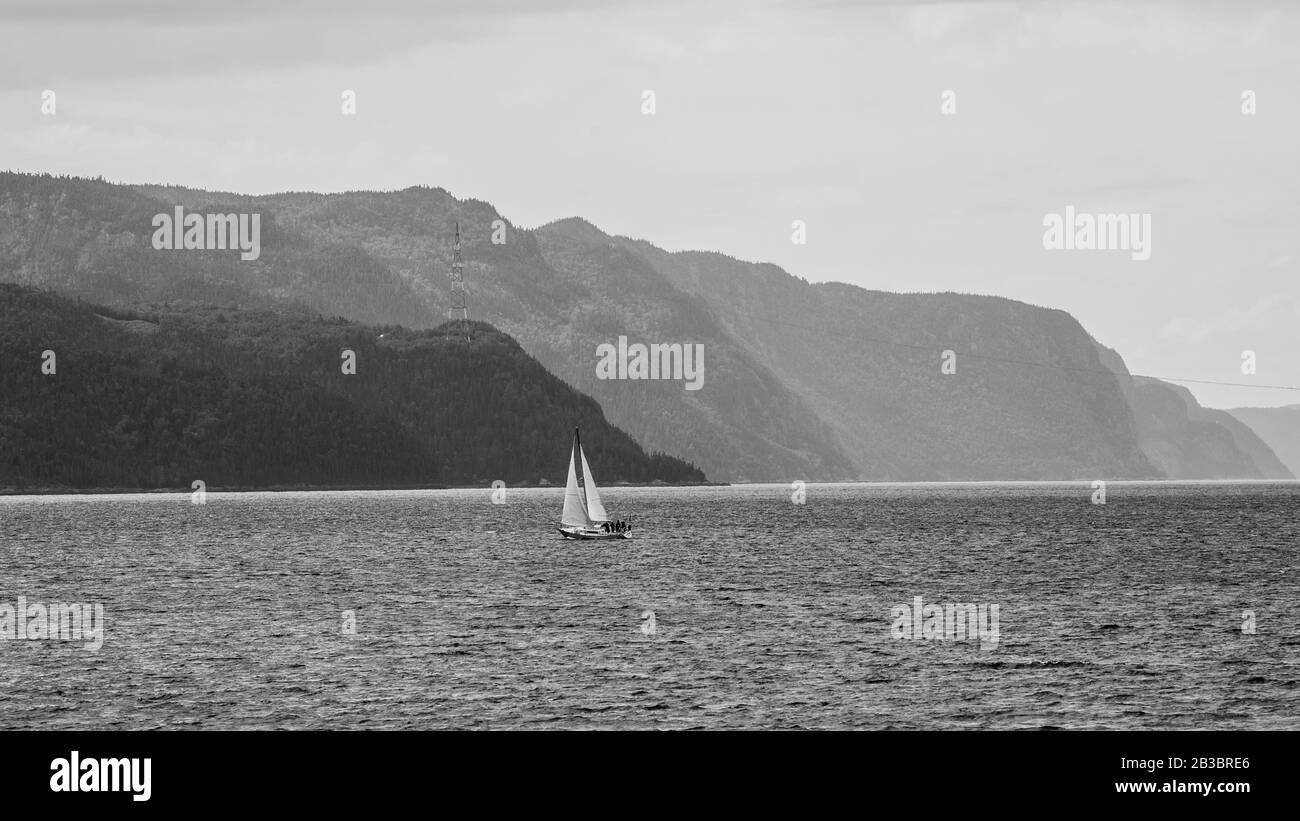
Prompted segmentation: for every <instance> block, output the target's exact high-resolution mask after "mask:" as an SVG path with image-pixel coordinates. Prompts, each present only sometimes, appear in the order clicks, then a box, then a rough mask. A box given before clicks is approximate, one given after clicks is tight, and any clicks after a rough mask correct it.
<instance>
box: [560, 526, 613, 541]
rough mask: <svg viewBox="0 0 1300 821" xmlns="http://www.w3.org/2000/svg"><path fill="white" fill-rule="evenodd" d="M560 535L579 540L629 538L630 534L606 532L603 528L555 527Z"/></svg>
mask: <svg viewBox="0 0 1300 821" xmlns="http://www.w3.org/2000/svg"><path fill="white" fill-rule="evenodd" d="M555 529H556V530H558V531H560V535H561V536H563V537H564V538H566V539H578V540H580V541H598V542H603V541H608V540H610V539H630V538H632V536H631V535H630V534H628V533H606V532H604V531H603V530H579V529H577V528H564V527H557V528H555Z"/></svg>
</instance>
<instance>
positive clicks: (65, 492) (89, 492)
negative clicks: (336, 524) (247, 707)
mask: <svg viewBox="0 0 1300 821" xmlns="http://www.w3.org/2000/svg"><path fill="white" fill-rule="evenodd" d="M1091 481H1092V480H1088V479H957V480H925V481H890V480H869V481H831V482H818V481H810V482H806V484H807V485H821V486H828V485H832V486H833V485H839V486H848V485H875V486H879V487H890V486H893V487H898V486H918V487H919V486H927V485H928V486H936V485H939V486H954V485H956V486H961V485H1021V486H1028V485H1058V486H1059V485H1085V486H1087V485H1090V484H1091ZM1105 481H1106V483H1107V484H1108V485H1232V484H1243V485H1246V484H1257V485H1271V484H1296V483H1300V479H1107V480H1105ZM746 485H751V486H763V485H770V486H788V485H789V483H787V482H623V483H615V484H611V485H605V486H604V487H605V489H606V490H614V489H618V488H681V487H743V486H746ZM506 487H507V488H509V489H511V490H563V489H564V485H563V484H553V485H532V484H519V485H507V486H506ZM493 489H494V488H493V487H492V486H491V485H272V486H268V487H248V486H242V485H240V486H234V487H208V488H205V489H204V491H205V492H206V493H330V492H333V493H338V492H347V491H371V492H383V491H390V490H486V491H492V490H493ZM195 492H196V491H195V490H194V489H193V488H123V487H111V488H66V487H38V488H23V489H21V490H20V489H18V488H15V487H12V486H8V487H0V498H3V497H6V496H15V497H17V496H117V495H130V494H144V493H149V494H162V495H166V494H172V495H181V494H192V493H195Z"/></svg>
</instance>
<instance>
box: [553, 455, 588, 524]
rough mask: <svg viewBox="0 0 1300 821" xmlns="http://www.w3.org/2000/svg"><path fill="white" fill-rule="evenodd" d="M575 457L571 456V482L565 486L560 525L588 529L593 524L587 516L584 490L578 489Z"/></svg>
mask: <svg viewBox="0 0 1300 821" xmlns="http://www.w3.org/2000/svg"><path fill="white" fill-rule="evenodd" d="M573 460H574V456H573V454H572V453H570V454H569V481H568V483H567V484H566V485H565V486H564V515H562V516H561V517H560V524H562V525H566V526H568V527H586V526H587V525H589V524H591V519H590V518H589V517H588V516H587V505H586V503H585V502H583V500H582V490H581V488H579V487H578V471H577V470H576V467H575V465H574V461H573Z"/></svg>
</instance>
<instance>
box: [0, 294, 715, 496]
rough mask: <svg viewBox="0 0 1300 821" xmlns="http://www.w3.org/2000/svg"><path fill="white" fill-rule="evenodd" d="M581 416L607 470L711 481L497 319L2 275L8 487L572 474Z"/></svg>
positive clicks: (598, 462)
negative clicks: (659, 447) (256, 304)
mask: <svg viewBox="0 0 1300 821" xmlns="http://www.w3.org/2000/svg"><path fill="white" fill-rule="evenodd" d="M467 331H468V332H469V334H470V336H471V340H472V341H469V342H467V341H466V332H467ZM46 351H53V357H52V358H51V357H50V356H48V355H46V354H45V352H46ZM345 351H351V352H353V354H355V363H356V367H355V371H356V372H355V374H348V373H344V367H343V366H344V364H345V359H344V356H343V354H344V352H345ZM49 370H53V373H46V372H45V371H49ZM574 426H580V427H581V428H582V430H583V443H584V447H585V448H586V450H587V454H588V458H589V459H590V460H591V461H592V463H593V466H594V467H595V469H596V470H597V472H598V475H599V477H600V479H601V480H602V481H603V482H605V483H609V482H617V481H631V482H649V481H654V480H663V481H665V482H689V481H703V480H704V476H703V475H702V474H701V473H700V472H699V471H698V470H696V469H695V468H694V467H692V466H690V465H688V464H686V463H684V462H682V461H680V460H677V459H674V458H671V457H666V456H662V455H657V454H656V455H647V454H646V453H645V452H644V451H642V449H641V448H640V446H638V445H637V444H636V442H634V441H633V440H632V439H631V438H630V437H629V436H628V435H627V434H625V433H624V432H623V431H621V430H618V429H617V428H614V427H612V426H610V425H609V424H608V423H607V422H606V421H605V419H604V416H603V414H602V412H601V410H600V407H599V406H598V405H597V404H596V402H595V401H594V400H592V399H591V398H590V397H587V396H584V395H582V394H580V393H578V392H577V391H575V390H574V389H572V388H571V387H569V386H568V385H566V384H564V383H563V382H561V381H560V380H559V379H557V378H556V377H554V376H552V375H551V374H549V373H548V372H547V371H546V370H545V369H543V368H542V366H541V365H539V364H538V363H537V362H536V361H535V360H534V359H532V357H530V356H528V355H527V354H525V353H524V351H523V350H522V349H521V348H520V347H519V345H518V344H517V343H516V342H515V341H514V340H513V339H511V338H510V337H508V336H506V335H505V334H503V333H501V332H500V331H497V330H496V329H494V328H492V327H491V326H489V325H485V324H482V323H472V324H471V325H469V326H467V325H466V324H465V323H448V324H446V325H444V326H442V327H439V328H436V329H433V330H427V331H411V330H407V329H405V328H400V327H384V328H373V327H368V326H365V325H361V324H357V323H354V322H348V321H345V320H342V319H334V320H326V319H322V318H320V317H318V316H314V315H312V314H308V313H305V312H301V313H295V312H279V311H241V310H231V309H225V308H216V307H211V306H176V305H171V306H161V307H155V308H152V309H149V310H142V311H127V310H121V309H110V308H105V307H102V306H95V305H91V304H87V303H81V302H77V301H75V300H71V299H68V298H66V297H61V296H57V295H55V294H52V293H49V292H45V291H38V290H34V289H30V288H26V287H20V286H15V285H0V488H5V487H13V488H23V487H67V488H92V487H120V488H188V487H189V486H190V484H191V483H192V482H193V481H194V480H196V479H201V480H203V481H204V482H205V483H206V484H207V486H208V487H210V488H215V487H223V486H238V487H264V486H275V485H298V484H304V485H314V486H365V485H439V484H444V485H446V484H487V483H489V482H491V481H493V480H496V479H501V480H503V481H505V482H507V483H508V484H514V483H520V482H529V483H535V482H538V481H539V480H542V479H545V480H547V481H549V482H552V483H561V482H563V481H564V478H565V473H566V471H567V468H568V452H569V442H570V435H571V433H572V430H573V428H574Z"/></svg>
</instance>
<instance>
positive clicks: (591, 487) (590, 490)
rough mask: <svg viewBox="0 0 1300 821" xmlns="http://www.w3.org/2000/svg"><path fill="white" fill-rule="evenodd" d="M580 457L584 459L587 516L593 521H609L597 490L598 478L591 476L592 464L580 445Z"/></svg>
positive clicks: (583, 473) (583, 476)
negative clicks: (589, 463) (588, 461)
mask: <svg viewBox="0 0 1300 821" xmlns="http://www.w3.org/2000/svg"><path fill="white" fill-rule="evenodd" d="M578 458H580V459H582V484H583V486H584V487H585V488H586V490H587V516H589V517H590V518H591V520H592V521H593V522H608V521H609V516H608V515H607V514H606V513H605V506H604V505H602V504H601V503H600V491H598V490H596V480H595V479H593V478H592V477H591V466H590V465H588V464H587V454H585V453H583V452H582V446H581V445H579V446H578Z"/></svg>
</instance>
